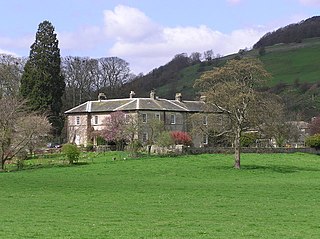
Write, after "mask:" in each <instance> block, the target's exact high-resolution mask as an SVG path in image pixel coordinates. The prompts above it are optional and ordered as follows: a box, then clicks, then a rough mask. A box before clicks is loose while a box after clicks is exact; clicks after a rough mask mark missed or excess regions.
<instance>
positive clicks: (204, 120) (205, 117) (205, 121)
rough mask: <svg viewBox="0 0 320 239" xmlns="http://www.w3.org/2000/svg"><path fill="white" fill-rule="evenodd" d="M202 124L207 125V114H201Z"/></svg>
mask: <svg viewBox="0 0 320 239" xmlns="http://www.w3.org/2000/svg"><path fill="white" fill-rule="evenodd" d="M203 125H208V116H206V115H204V116H203Z"/></svg>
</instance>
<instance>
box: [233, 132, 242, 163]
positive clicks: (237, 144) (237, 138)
mask: <svg viewBox="0 0 320 239" xmlns="http://www.w3.org/2000/svg"><path fill="white" fill-rule="evenodd" d="M240 136H241V130H240V129H237V132H236V134H235V139H234V168H236V169H240V151H241V150H240V149H241V147H240Z"/></svg>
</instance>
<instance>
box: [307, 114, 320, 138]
mask: <svg viewBox="0 0 320 239" xmlns="http://www.w3.org/2000/svg"><path fill="white" fill-rule="evenodd" d="M309 129H310V135H315V134H320V116H317V117H314V118H313V119H312V120H311V123H310V124H309Z"/></svg>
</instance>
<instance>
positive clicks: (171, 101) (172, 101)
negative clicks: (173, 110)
mask: <svg viewBox="0 0 320 239" xmlns="http://www.w3.org/2000/svg"><path fill="white" fill-rule="evenodd" d="M166 101H169V102H170V103H171V104H174V105H175V106H178V107H180V108H182V109H184V110H186V111H190V110H189V109H188V108H186V107H183V106H181V105H178V104H176V103H175V102H174V100H166Z"/></svg>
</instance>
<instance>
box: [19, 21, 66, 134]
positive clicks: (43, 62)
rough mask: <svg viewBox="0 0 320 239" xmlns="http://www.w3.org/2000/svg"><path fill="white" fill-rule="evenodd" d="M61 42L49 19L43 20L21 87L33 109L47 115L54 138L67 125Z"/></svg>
mask: <svg viewBox="0 0 320 239" xmlns="http://www.w3.org/2000/svg"><path fill="white" fill-rule="evenodd" d="M58 43H59V42H58V39H57V35H56V34H55V33H54V27H53V25H52V24H51V23H50V22H49V21H44V22H42V23H40V24H39V28H38V31H37V33H36V39H35V42H34V43H33V44H32V45H31V50H30V55H29V59H28V61H27V63H26V65H25V67H24V73H23V75H22V79H21V87H20V94H21V96H22V97H23V98H25V99H26V100H27V102H28V104H29V107H30V109H31V110H34V111H38V112H41V113H46V114H47V116H48V120H49V122H50V123H51V124H52V135H53V136H54V137H58V136H59V135H60V134H61V130H62V128H63V116H62V114H61V109H62V100H61V97H62V95H63V93H64V90H65V82H64V78H63V76H62V74H61V69H60V63H61V59H60V49H59V47H58Z"/></svg>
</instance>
